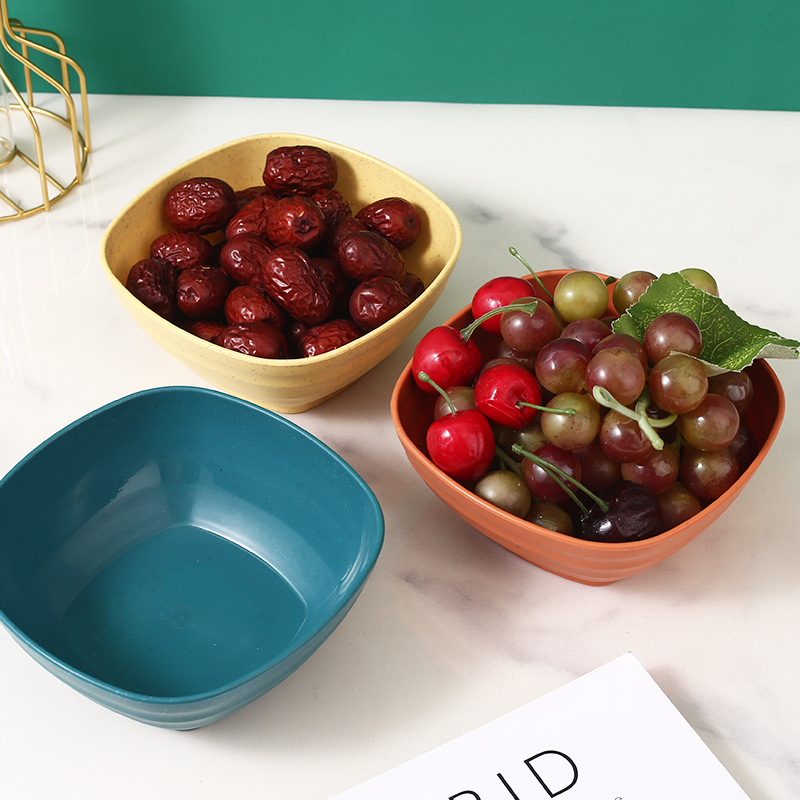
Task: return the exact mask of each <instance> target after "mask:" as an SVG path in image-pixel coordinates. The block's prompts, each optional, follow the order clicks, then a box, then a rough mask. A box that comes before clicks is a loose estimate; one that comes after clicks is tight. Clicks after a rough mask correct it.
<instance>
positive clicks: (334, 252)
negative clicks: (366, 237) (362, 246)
mask: <svg viewBox="0 0 800 800" xmlns="http://www.w3.org/2000/svg"><path fill="white" fill-rule="evenodd" d="M365 230H367V228H366V226H365V225H364V223H363V222H361V221H360V220H357V219H356V218H355V217H336V219H335V220H334V221H333V222H331V223H330V224H329V225H328V227H327V228H326V230H325V237H324V239H323V244H322V250H323V252H324V253H325V255H326V256H328V258H332V259H334V260H335V261H338V260H339V246H340V245H341V243H342V240H343V239H344V238H346V237H347V236H349V235H350V234H351V233H356V232H357V231H365Z"/></svg>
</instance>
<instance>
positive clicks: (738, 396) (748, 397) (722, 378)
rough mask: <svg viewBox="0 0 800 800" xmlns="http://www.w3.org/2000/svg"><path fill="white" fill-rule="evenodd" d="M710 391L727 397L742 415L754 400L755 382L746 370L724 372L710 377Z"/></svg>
mask: <svg viewBox="0 0 800 800" xmlns="http://www.w3.org/2000/svg"><path fill="white" fill-rule="evenodd" d="M708 393H709V394H721V395H722V396H723V397H727V398H728V400H730V401H731V403H733V404H734V405H735V406H736V410H737V411H738V412H739V414H740V415H742V414H744V412H745V411H747V408H748V406H749V405H750V403H751V402H752V400H753V382H752V381H751V380H750V376H749V375H748V374H747V373H746V372H723V373H722V374H721V375H712V376H711V377H710V378H709V379H708Z"/></svg>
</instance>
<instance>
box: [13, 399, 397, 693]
mask: <svg viewBox="0 0 800 800" xmlns="http://www.w3.org/2000/svg"><path fill="white" fill-rule="evenodd" d="M65 465H67V466H66V468H65ZM0 514H2V517H3V519H4V526H3V529H2V531H0V612H2V615H3V616H4V618H5V620H4V621H6V622H7V623H8V624H10V625H11V626H13V627H14V628H15V630H16V631H17V632H18V634H19V635H21V636H22V637H25V638H27V639H28V640H29V641H30V642H31V643H32V644H33V645H34V646H35V647H36V648H38V649H39V650H41V651H44V652H46V653H48V654H50V656H51V657H52V658H54V659H56V660H58V661H60V662H62V663H63V664H65V665H67V666H68V667H69V668H70V669H72V670H78V671H80V672H82V673H85V674H86V675H87V676H89V677H90V678H92V679H94V680H96V681H101V682H103V683H105V684H109V685H110V686H113V687H115V688H118V689H120V690H122V691H125V692H131V693H136V694H139V695H147V696H153V697H178V696H180V697H185V696H190V695H198V694H202V693H207V692H213V691H215V690H218V689H220V688H221V687H223V686H226V685H230V684H231V683H234V682H236V681H238V680H241V679H243V678H244V677H245V676H247V675H248V674H252V673H254V672H257V671H260V670H264V669H267V668H269V667H270V666H271V665H274V664H277V663H279V662H280V661H281V660H282V659H284V658H286V657H287V655H288V654H290V653H291V652H293V651H295V650H297V649H298V648H299V647H301V646H303V645H304V644H305V643H307V642H308V641H309V640H310V639H311V638H312V637H314V636H315V634H317V633H318V632H319V631H320V630H322V629H323V628H324V627H325V625H327V624H328V623H329V621H330V620H331V619H333V618H334V617H335V616H336V615H337V614H339V613H340V611H341V610H342V609H343V608H344V607H345V606H346V605H347V603H348V602H349V601H350V600H351V599H352V597H353V595H354V594H355V593H357V592H358V590H359V589H360V587H361V585H362V583H363V581H364V580H365V579H366V577H367V574H368V572H369V570H370V569H371V567H372V565H373V564H374V562H375V559H376V558H377V555H378V552H379V550H380V547H381V543H382V536H383V520H382V515H381V512H380V509H379V507H378V504H377V501H376V500H375V498H374V495H373V494H372V492H371V491H370V490H369V488H368V487H367V486H366V484H364V482H363V481H362V480H361V478H360V477H359V476H358V475H357V474H356V473H355V472H354V471H353V470H352V469H351V468H350V467H349V466H348V465H347V464H346V463H345V462H343V461H342V460H341V459H340V458H339V457H338V456H337V455H336V454H335V453H333V452H332V451H331V450H329V449H328V448H327V447H326V446H325V445H323V444H322V443H320V442H319V441H318V440H316V439H314V438H313V437H312V436H310V435H309V434H307V433H305V432H304V431H302V430H301V429H299V428H297V427H296V426H294V425H292V424H291V423H289V422H287V421H285V420H283V419H282V418H280V417H277V416H275V415H272V414H270V412H267V411H264V410H263V409H258V408H255V407H254V406H251V405H249V404H247V403H244V402H242V401H238V400H235V399H234V398H231V397H229V396H226V395H223V394H220V393H217V392H210V391H205V390H198V389H188V388H187V389H184V388H171V389H164V390H154V391H151V392H144V393H140V394H138V395H132V396H131V397H130V398H126V399H125V400H122V401H119V402H117V403H114V404H111V405H110V406H107V407H105V408H104V409H100V410H99V411H98V412H95V413H94V414H91V415H89V416H88V417H86V418H84V419H83V420H80V421H78V422H77V423H74V424H73V425H72V426H70V427H68V428H66V429H65V430H64V431H62V432H61V433H60V434H57V435H56V436H55V437H53V438H52V439H50V440H48V442H46V443H45V444H43V445H42V446H41V447H40V448H38V449H37V450H35V451H34V452H33V453H32V454H31V455H30V456H28V457H27V458H26V459H25V460H24V461H23V462H21V463H20V464H19V465H18V466H17V467H16V468H15V469H14V470H12V472H10V473H9V475H8V476H6V478H5V479H4V480H3V481H2V483H0Z"/></svg>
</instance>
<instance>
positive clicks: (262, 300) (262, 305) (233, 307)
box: [224, 286, 286, 329]
mask: <svg viewBox="0 0 800 800" xmlns="http://www.w3.org/2000/svg"><path fill="white" fill-rule="evenodd" d="M224 311H225V319H226V320H227V321H228V323H229V324H230V325H234V324H236V323H237V322H269V324H270V325H274V326H275V327H276V328H278V329H281V328H283V326H284V324H285V323H286V313H285V312H284V310H283V309H282V308H280V307H279V306H278V304H277V303H276V302H275V301H274V300H273V299H272V298H271V297H269V296H268V295H267V294H266V293H265V292H264V290H263V289H261V288H260V287H258V286H234V288H233V289H231V291H230V292H229V293H228V297H227V298H226V300H225V308H224Z"/></svg>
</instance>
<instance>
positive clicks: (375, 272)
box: [338, 231, 406, 283]
mask: <svg viewBox="0 0 800 800" xmlns="http://www.w3.org/2000/svg"><path fill="white" fill-rule="evenodd" d="M338 260H339V264H340V265H341V267H342V271H343V272H344V274H345V275H347V277H348V278H352V279H353V280H354V281H358V282H359V283H361V282H362V281H366V280H369V279H370V278H378V277H386V278H394V280H396V281H398V283H402V282H403V281H404V280H405V278H406V266H405V262H404V261H403V256H402V255H401V254H400V251H399V250H398V249H397V248H396V247H395V246H394V245H393V244H392V243H391V242H389V241H388V240H387V239H384V238H383V236H381V235H380V234H379V233H375V232H374V231H356V232H355V233H351V234H350V235H349V236H345V238H344V239H342V242H341V244H340V245H339V259H338Z"/></svg>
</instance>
